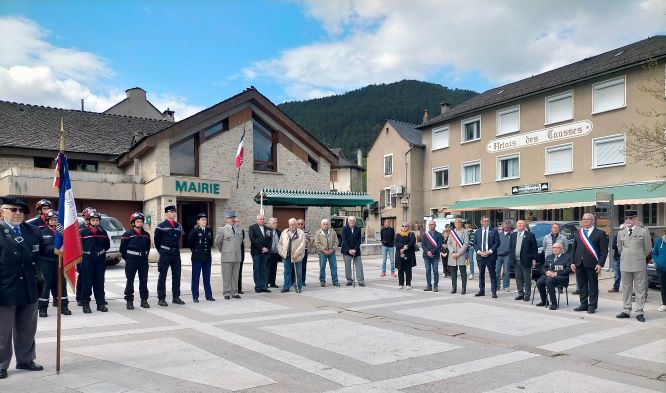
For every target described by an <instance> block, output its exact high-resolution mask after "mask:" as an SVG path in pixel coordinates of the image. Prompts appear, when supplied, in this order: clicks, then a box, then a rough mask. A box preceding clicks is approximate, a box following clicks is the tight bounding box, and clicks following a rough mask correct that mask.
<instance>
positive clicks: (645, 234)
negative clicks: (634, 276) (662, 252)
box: [617, 225, 652, 272]
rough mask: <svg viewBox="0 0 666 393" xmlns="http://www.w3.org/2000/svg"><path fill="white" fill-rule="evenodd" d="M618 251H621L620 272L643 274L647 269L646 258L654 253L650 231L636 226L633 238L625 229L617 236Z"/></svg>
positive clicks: (632, 234)
mask: <svg viewBox="0 0 666 393" xmlns="http://www.w3.org/2000/svg"><path fill="white" fill-rule="evenodd" d="M617 249H618V251H620V271H623V272H642V271H645V270H646V269H647V264H646V263H645V257H646V256H648V255H650V252H651V251H652V240H651V239H650V231H648V230H647V229H646V228H643V227H640V226H638V225H634V228H633V230H632V233H631V236H629V229H628V228H624V229H623V230H621V231H620V233H618V234H617Z"/></svg>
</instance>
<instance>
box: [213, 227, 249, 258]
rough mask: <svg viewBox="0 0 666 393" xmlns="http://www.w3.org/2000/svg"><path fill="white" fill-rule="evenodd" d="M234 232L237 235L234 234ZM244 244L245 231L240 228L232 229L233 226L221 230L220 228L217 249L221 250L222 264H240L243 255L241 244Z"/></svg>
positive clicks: (216, 238) (216, 239) (217, 234)
mask: <svg viewBox="0 0 666 393" xmlns="http://www.w3.org/2000/svg"><path fill="white" fill-rule="evenodd" d="M234 230H235V231H236V233H234ZM242 242H243V231H242V230H241V229H240V228H234V229H232V228H231V225H229V224H227V225H225V226H223V227H221V228H218V230H217V233H216V234H215V247H216V248H217V249H218V250H220V254H221V257H222V258H221V262H222V263H233V262H238V263H240V261H241V259H242V255H241V243H242Z"/></svg>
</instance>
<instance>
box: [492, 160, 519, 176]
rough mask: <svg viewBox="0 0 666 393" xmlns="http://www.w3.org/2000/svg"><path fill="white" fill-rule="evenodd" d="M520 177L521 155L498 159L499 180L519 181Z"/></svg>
mask: <svg viewBox="0 0 666 393" xmlns="http://www.w3.org/2000/svg"><path fill="white" fill-rule="evenodd" d="M519 177H520V155H518V154H512V155H510V156H504V157H497V180H507V179H517V178H519Z"/></svg>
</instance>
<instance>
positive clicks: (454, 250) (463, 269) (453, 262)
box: [447, 218, 469, 295]
mask: <svg viewBox="0 0 666 393" xmlns="http://www.w3.org/2000/svg"><path fill="white" fill-rule="evenodd" d="M454 226H455V228H454V229H453V230H452V231H451V234H450V235H449V239H448V240H447V244H448V249H449V262H448V265H449V268H450V269H451V286H452V288H453V289H451V293H456V291H457V289H458V270H460V277H461V278H462V291H460V293H461V294H463V295H464V294H465V293H466V292H467V266H465V257H466V254H467V247H469V233H468V232H467V231H466V230H465V229H464V228H463V227H462V218H456V219H455V221H454Z"/></svg>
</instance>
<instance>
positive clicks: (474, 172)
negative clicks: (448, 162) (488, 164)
mask: <svg viewBox="0 0 666 393" xmlns="http://www.w3.org/2000/svg"><path fill="white" fill-rule="evenodd" d="M480 182H481V161H472V162H463V163H462V183H461V185H463V186H466V185H469V184H479V183H480Z"/></svg>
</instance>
